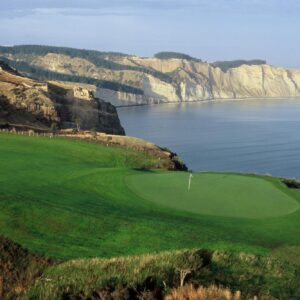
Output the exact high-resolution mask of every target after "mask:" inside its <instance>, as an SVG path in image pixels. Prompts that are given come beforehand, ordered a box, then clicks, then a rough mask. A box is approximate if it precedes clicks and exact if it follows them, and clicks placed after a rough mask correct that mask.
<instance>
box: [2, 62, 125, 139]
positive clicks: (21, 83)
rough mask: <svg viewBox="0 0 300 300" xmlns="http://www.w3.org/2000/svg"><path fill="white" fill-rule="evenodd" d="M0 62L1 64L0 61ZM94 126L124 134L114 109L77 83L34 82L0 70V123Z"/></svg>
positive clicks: (99, 129)
mask: <svg viewBox="0 0 300 300" xmlns="http://www.w3.org/2000/svg"><path fill="white" fill-rule="evenodd" d="M2 65H3V64H2ZM1 124H2V126H8V125H11V126H22V127H24V126H25V127H26V126H27V127H30V128H32V127H35V128H39V129H42V130H47V129H49V128H50V127H51V126H53V124H55V127H60V128H78V127H79V128H80V129H89V130H91V129H94V130H97V131H100V132H106V133H111V134H125V132H124V129H123V128H122V126H121V124H120V120H119V118H118V114H117V111H116V108H115V107H114V106H113V105H112V104H110V103H107V102H104V101H102V100H100V99H97V98H95V97H94V96H93V93H92V92H91V91H89V90H87V89H85V88H82V87H80V86H75V85H72V84H62V83H59V82H38V81H35V80H32V79H29V78H26V77H22V76H20V75H19V74H18V73H15V72H11V71H10V70H9V67H8V66H6V67H5V68H4V67H1V69H0V125H1Z"/></svg>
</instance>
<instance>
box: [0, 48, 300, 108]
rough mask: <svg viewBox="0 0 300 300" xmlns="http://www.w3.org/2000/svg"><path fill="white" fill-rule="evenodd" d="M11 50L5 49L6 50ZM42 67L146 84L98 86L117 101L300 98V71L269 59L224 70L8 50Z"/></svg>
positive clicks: (203, 65) (188, 62)
mask: <svg viewBox="0 0 300 300" xmlns="http://www.w3.org/2000/svg"><path fill="white" fill-rule="evenodd" d="M3 55H5V54H3ZM6 57H7V58H9V59H10V60H14V61H23V62H26V63H28V64H30V66H34V67H37V68H40V69H44V70H49V71H52V72H57V73H60V74H68V75H72V76H84V77H87V78H93V79H97V80H108V81H111V82H118V83H122V84H124V85H127V86H131V87H134V88H138V89H142V90H143V94H135V93H134V92H133V93H128V92H124V91H123V92H121V91H118V90H114V91H112V90H109V89H107V88H106V89H102V88H101V87H100V88H99V87H98V88H97V89H96V88H95V92H96V95H97V96H99V97H100V98H102V99H105V100H106V101H110V102H112V103H114V104H117V105H137V104H152V103H163V102H183V101H184V102H186V101H199V100H211V99H236V98H269V97H283V98H288V97H290V98H293V97H300V70H293V69H286V68H279V67H274V66H271V65H267V64H257V65H255V64H252V65H248V64H244V65H238V66H237V67H232V68H229V69H228V70H226V71H225V70H224V71H222V69H221V68H219V67H216V66H215V65H213V64H209V63H206V62H202V61H200V60H187V59H177V58H170V59H160V58H141V57H137V56H110V57H107V58H106V60H105V61H106V62H107V61H108V62H110V63H111V66H110V64H109V63H107V65H106V66H103V63H102V64H100V63H97V61H96V60H89V58H88V57H76V56H72V57H71V56H68V55H66V54H59V53H47V54H45V55H18V54H7V56H6Z"/></svg>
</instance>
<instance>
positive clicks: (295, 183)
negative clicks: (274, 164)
mask: <svg viewBox="0 0 300 300" xmlns="http://www.w3.org/2000/svg"><path fill="white" fill-rule="evenodd" d="M282 182H283V183H284V184H286V186H288V187H289V188H291V189H300V182H298V181H297V180H295V179H282Z"/></svg>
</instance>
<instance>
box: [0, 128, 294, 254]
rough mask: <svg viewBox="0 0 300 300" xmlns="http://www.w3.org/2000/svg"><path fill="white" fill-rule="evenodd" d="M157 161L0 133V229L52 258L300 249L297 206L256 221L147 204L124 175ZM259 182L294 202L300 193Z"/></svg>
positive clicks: (141, 173)
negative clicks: (184, 250) (187, 250)
mask: <svg viewBox="0 0 300 300" xmlns="http://www.w3.org/2000/svg"><path fill="white" fill-rule="evenodd" d="M160 163H162V162H161V161H160V160H158V158H157V157H153V156H150V155H146V154H144V153H142V152H136V151H133V150H130V149H121V148H113V147H106V146H105V145H99V144H93V143H88V142H86V141H75V140H66V139H63V138H54V139H49V137H48V138H47V137H28V136H20V135H8V134H0V165H1V168H0V189H1V194H0V234H2V235H5V236H7V237H9V238H11V239H13V240H15V241H17V242H19V243H21V244H22V245H23V246H25V247H26V248H28V249H29V250H31V251H34V252H38V253H42V254H46V255H48V256H50V257H54V258H79V257H96V256H101V257H113V256H121V255H135V254H143V253H151V252H157V251H165V250H176V249H182V248H200V247H201V248H211V249H234V250H235V251H246V252H253V253H263V254H264V253H268V252H270V251H273V250H274V249H277V250H280V249H281V248H282V249H285V247H288V246H295V247H297V246H300V211H299V209H298V210H296V211H294V212H291V213H289V214H285V215H281V216H278V215H277V216H275V217H261V218H259V219H251V218H243V217H242V216H241V217H236V216H235V217H228V216H227V217H226V216H214V215H209V214H205V213H201V212H199V211H195V212H189V211H185V210H180V207H170V206H166V205H164V204H161V203H155V202H153V201H149V199H144V197H141V196H140V195H139V193H136V192H135V191H133V190H132V189H131V188H130V187H129V186H128V185H127V182H126V180H127V178H129V177H130V176H152V175H144V174H145V173H147V174H149V173H153V176H157V175H158V176H160V174H161V172H162V171H140V170H141V169H155V168H157V166H158V165H159V164H160ZM164 172H165V171H164ZM201 176H203V177H202V178H203V180H207V178H205V174H201ZM216 176H217V175H216ZM219 176H220V178H221V177H223V176H224V174H219ZM264 180H268V181H269V182H270V184H271V185H272V186H274V188H275V189H279V190H280V191H281V192H283V193H284V194H286V195H287V198H288V199H290V198H291V199H293V201H297V202H298V203H299V200H300V191H299V190H297V189H289V188H288V187H287V186H286V185H285V184H283V183H282V182H281V181H280V180H279V179H276V178H265V179H264ZM208 182H209V180H208ZM234 183H235V181H233V182H232V183H231V184H233V186H234ZM213 184H214V181H212V185H213ZM229 184H230V182H229V183H228V185H229ZM212 189H213V186H212ZM200 190H201V189H200ZM228 190H230V186H229V187H228V189H227V191H228ZM154 192H155V191H154V188H153V195H154V194H155V193H154ZM200 192H201V191H200ZM251 192H252V191H251V190H249V193H250V194H251ZM206 193H207V191H206ZM252 195H253V197H256V194H255V193H253V194H252ZM219 197H220V198H221V199H222V198H224V195H223V193H222V190H221V191H220V192H219Z"/></svg>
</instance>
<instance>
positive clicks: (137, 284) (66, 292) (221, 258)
mask: <svg viewBox="0 0 300 300" xmlns="http://www.w3.org/2000/svg"><path fill="white" fill-rule="evenodd" d="M298 272H299V266H296V265H292V264H288V263H286V262H282V261H278V260H276V259H275V258H273V257H272V256H268V257H264V256H259V255H258V256H256V255H252V254H245V253H230V252H227V251H209V250H181V251H172V252H162V253H159V254H147V255H141V256H131V257H119V258H111V259H102V258H94V259H78V260H73V261H67V262H65V263H62V264H59V265H55V266H52V267H50V268H49V269H48V270H46V272H45V273H44V274H43V276H42V277H41V278H40V279H39V280H37V281H36V284H35V285H34V286H33V287H32V288H30V289H29V290H28V291H27V293H26V295H25V297H24V299H43V300H51V299H62V298H65V299H78V298H76V297H82V298H79V299H99V298H97V296H99V295H102V296H104V295H106V294H108V295H112V296H113V295H114V298H113V299H162V296H163V295H166V294H168V293H169V291H170V289H171V288H174V287H178V286H179V285H181V283H183V284H185V283H188V282H189V283H194V284H195V283H197V285H203V286H211V285H213V284H218V285H221V286H225V287H230V289H231V290H232V291H241V292H242V295H244V297H243V298H242V299H250V297H253V296H255V295H256V296H259V299H274V298H269V297H268V296H273V297H276V298H277V299H297V295H299V292H300V277H299V276H297V275H298ZM117 295H118V296H119V297H118V296H117ZM128 296H129V297H128ZM142 296H143V298H142ZM151 296H152V297H151ZM262 296H266V297H265V298H261V297H262ZM103 298H104V297H103ZM100 299H101V298H100ZM104 299H111V298H109V297H108V298H104ZM175 299H183V298H175ZM184 299H187V298H184ZM193 299H199V298H193ZM200 299H204V298H200ZM205 299H207V298H205ZM209 299H210V298H209ZM211 299H216V298H211ZM217 299H233V298H227V297H226V298H221V297H220V298H217ZM234 299H240V298H234Z"/></svg>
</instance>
